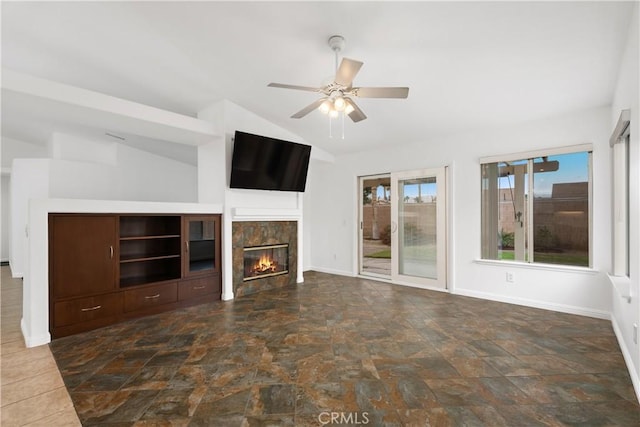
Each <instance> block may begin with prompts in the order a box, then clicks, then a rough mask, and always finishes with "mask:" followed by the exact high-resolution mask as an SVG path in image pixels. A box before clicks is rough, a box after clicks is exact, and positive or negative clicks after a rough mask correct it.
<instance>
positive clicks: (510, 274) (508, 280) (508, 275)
mask: <svg viewBox="0 0 640 427" xmlns="http://www.w3.org/2000/svg"><path fill="white" fill-rule="evenodd" d="M507 282H509V283H513V273H512V272H510V271H507Z"/></svg>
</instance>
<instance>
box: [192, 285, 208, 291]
mask: <svg viewBox="0 0 640 427" xmlns="http://www.w3.org/2000/svg"><path fill="white" fill-rule="evenodd" d="M204 288H205V286H194V287H193V288H192V289H193V290H194V291H195V290H197V289H204Z"/></svg>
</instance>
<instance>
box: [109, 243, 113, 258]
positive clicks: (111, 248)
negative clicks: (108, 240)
mask: <svg viewBox="0 0 640 427" xmlns="http://www.w3.org/2000/svg"><path fill="white" fill-rule="evenodd" d="M109 258H111V259H113V245H109Z"/></svg>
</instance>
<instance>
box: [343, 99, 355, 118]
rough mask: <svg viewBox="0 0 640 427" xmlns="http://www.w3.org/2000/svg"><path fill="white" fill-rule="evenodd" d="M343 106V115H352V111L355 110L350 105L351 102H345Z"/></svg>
mask: <svg viewBox="0 0 640 427" xmlns="http://www.w3.org/2000/svg"><path fill="white" fill-rule="evenodd" d="M345 104H346V106H345V107H344V113H345V114H346V115H349V114H351V113H353V111H354V110H355V108H354V107H353V104H351V102H349V101H345Z"/></svg>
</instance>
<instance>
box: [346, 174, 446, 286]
mask: <svg viewBox="0 0 640 427" xmlns="http://www.w3.org/2000/svg"><path fill="white" fill-rule="evenodd" d="M445 190H446V188H445V168H439V169H423V170H417V171H409V172H397V173H391V174H383V175H375V176H367V177H361V178H360V195H361V198H362V199H361V202H360V227H359V241H360V268H359V273H360V274H362V275H367V276H375V277H380V278H386V279H391V280H393V281H395V282H398V283H404V284H409V285H413V286H420V287H427V288H440V289H445V288H446V287H447V280H446V265H447V264H446V200H445V195H446V191H445Z"/></svg>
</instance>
